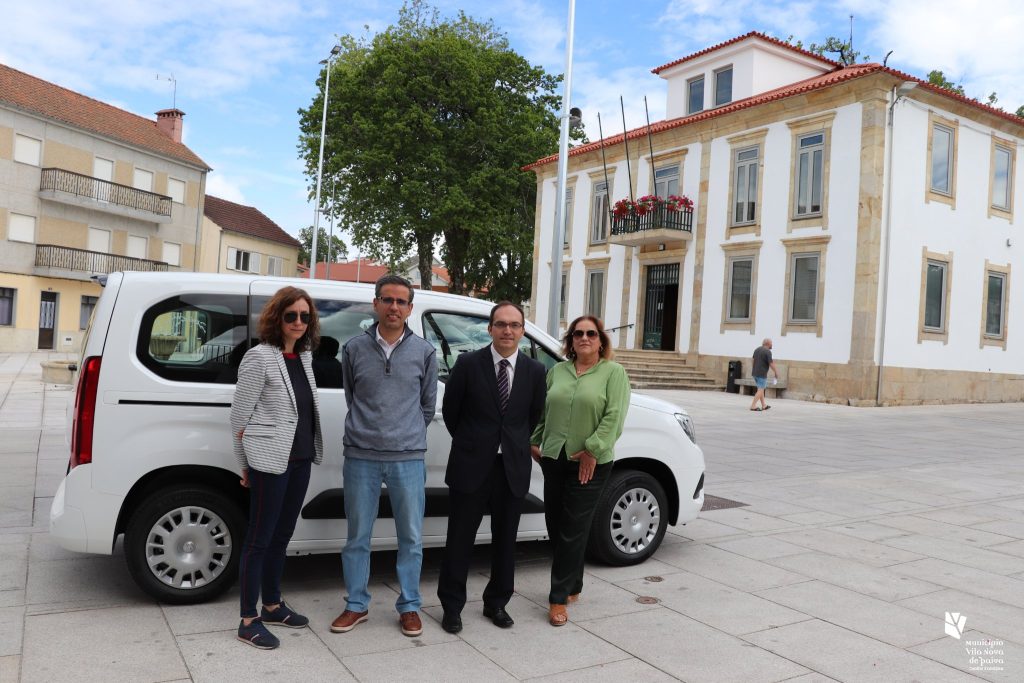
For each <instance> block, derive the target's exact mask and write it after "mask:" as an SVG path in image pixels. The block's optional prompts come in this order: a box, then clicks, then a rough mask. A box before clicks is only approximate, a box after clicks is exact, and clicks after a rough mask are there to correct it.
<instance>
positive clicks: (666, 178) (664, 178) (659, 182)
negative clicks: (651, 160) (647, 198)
mask: <svg viewBox="0 0 1024 683" xmlns="http://www.w3.org/2000/svg"><path fill="white" fill-rule="evenodd" d="M654 194H656V195H658V196H659V197H662V198H664V197H668V196H669V195H673V194H676V195H677V194H679V164H672V165H671V166H663V167H661V168H658V169H655V170H654Z"/></svg>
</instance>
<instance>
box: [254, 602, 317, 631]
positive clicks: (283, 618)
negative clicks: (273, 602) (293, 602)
mask: <svg viewBox="0 0 1024 683" xmlns="http://www.w3.org/2000/svg"><path fill="white" fill-rule="evenodd" d="M260 619H262V620H263V623H265V624H272V625H274V626H287V627H288V628H305V627H307V626H309V619H307V618H306V617H304V616H302V615H301V614H299V613H298V612H295V611H294V610H292V608H291V607H289V606H288V605H287V604H286V603H285V602H284V600H282V601H281V604H280V605H279V606H278V608H277V609H276V610H274V611H273V612H271V611H270V610H268V609H267V608H266V606H265V605H264V607H263V609H262V610H261V611H260Z"/></svg>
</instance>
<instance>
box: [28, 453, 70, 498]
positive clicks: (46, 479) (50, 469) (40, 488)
mask: <svg viewBox="0 0 1024 683" xmlns="http://www.w3.org/2000/svg"><path fill="white" fill-rule="evenodd" d="M67 469H68V463H67V458H60V459H57V458H52V459H49V460H40V461H39V464H38V466H37V467H36V472H35V482H34V483H35V491H36V496H37V497H47V498H52V497H53V494H55V493H56V492H57V488H58V487H59V486H60V483H61V482H62V481H64V475H65V474H66V472H67Z"/></svg>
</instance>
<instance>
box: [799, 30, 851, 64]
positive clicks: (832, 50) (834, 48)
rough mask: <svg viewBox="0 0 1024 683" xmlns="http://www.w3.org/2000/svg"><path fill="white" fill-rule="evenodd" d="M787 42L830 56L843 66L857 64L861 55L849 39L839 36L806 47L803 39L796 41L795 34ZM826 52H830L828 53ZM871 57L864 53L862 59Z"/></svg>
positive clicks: (823, 55) (817, 53)
mask: <svg viewBox="0 0 1024 683" xmlns="http://www.w3.org/2000/svg"><path fill="white" fill-rule="evenodd" d="M786 42H787V43H790V44H791V45H793V46H794V47H797V48H799V49H801V50H807V51H808V52H813V53H814V54H816V55H821V56H822V57H825V56H830V57H832V58H833V59H835V60H836V61H837V62H839V63H840V64H842V65H843V66H849V65H850V64H857V62H858V59H859V58H860V55H861V53H860V52H858V51H857V50H854V49H853V45H852V43H851V42H850V41H849V40H843V39H842V38H837V37H835V36H829V37H828V38H826V39H825V42H824V43H821V44H818V43H811V44H810V45H807V46H806V47H805V46H804V43H803V41H802V40H798V41H796V42H794V41H793V36H789V37H788V38H786ZM826 53H828V54H827V55H826ZM869 59H871V57H869V56H868V55H864V58H863V60H862V61H865V62H866V61H868V60H869Z"/></svg>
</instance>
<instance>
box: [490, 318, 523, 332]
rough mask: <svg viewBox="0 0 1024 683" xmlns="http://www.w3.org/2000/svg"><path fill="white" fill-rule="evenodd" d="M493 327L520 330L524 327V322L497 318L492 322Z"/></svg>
mask: <svg viewBox="0 0 1024 683" xmlns="http://www.w3.org/2000/svg"><path fill="white" fill-rule="evenodd" d="M491 327H494V328H496V329H499V330H505V329H509V330H512V331H513V332H518V331H519V330H521V329H523V324H522V323H507V322H505V321H504V320H495V321H494V322H493V323H491Z"/></svg>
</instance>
